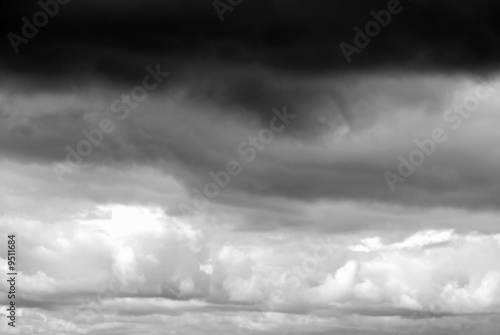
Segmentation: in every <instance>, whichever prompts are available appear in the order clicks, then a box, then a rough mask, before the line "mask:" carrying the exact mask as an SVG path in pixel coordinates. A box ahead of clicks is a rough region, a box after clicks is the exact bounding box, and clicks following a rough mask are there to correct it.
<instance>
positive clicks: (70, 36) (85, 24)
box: [1, 0, 500, 79]
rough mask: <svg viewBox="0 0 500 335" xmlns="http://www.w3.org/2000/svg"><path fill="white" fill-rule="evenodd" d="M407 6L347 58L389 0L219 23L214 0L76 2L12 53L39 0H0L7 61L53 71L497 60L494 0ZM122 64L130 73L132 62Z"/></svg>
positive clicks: (305, 6)
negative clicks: (143, 60)
mask: <svg viewBox="0 0 500 335" xmlns="http://www.w3.org/2000/svg"><path fill="white" fill-rule="evenodd" d="M401 5H402V6H403V10H402V12H401V13H400V14H397V15H394V16H393V17H392V21H391V23H390V24H389V26H387V27H386V28H383V29H382V31H381V33H380V34H379V35H378V36H376V37H374V38H373V40H372V42H371V43H370V44H369V45H368V46H367V47H366V48H364V49H363V50H362V51H361V53H360V54H359V55H356V54H355V55H353V62H352V63H351V64H350V65H347V63H346V60H345V59H344V56H343V55H342V52H341V50H340V48H339V43H340V42H342V41H345V42H347V43H350V44H352V43H353V38H354V34H355V32H354V30H353V28H354V27H355V26H359V27H361V28H364V25H365V24H366V23H367V22H368V21H370V20H372V19H373V18H372V16H371V14H370V11H371V10H375V11H378V10H382V9H385V8H387V1H385V0H377V1H347V0H342V1H312V2H311V1H305V0H292V1H283V0H280V1H278V0H276V1H263V0H254V1H244V2H243V3H242V4H241V5H239V6H237V7H236V8H235V9H234V10H233V11H232V12H226V13H225V20H224V22H221V21H220V20H219V18H218V16H217V13H216V11H215V9H214V7H213V5H212V2H211V1H201V0H198V1H190V2H183V1H180V0H178V1H174V0H172V1H141V2H138V1H125V2H119V1H108V2H105V3H103V2H98V1H71V2H69V3H68V4H66V5H61V6H60V8H59V13H58V14H57V15H56V16H55V17H54V18H51V19H50V20H49V22H48V24H47V25H46V26H44V27H42V28H40V31H39V32H38V34H37V36H35V37H34V38H32V39H30V41H29V43H28V44H22V45H20V52H19V54H17V55H16V54H14V52H13V50H12V47H11V45H10V43H9V40H8V39H7V37H6V35H7V34H8V33H9V32H14V33H17V34H20V32H21V28H22V24H23V23H22V22H21V18H22V17H23V16H26V17H28V18H29V19H31V17H32V15H33V14H34V13H35V12H36V11H38V10H39V9H40V8H39V5H38V4H37V3H36V1H15V2H14V1H4V2H2V10H1V12H2V20H1V21H2V23H1V26H2V34H3V35H4V38H3V46H4V47H3V50H2V51H1V52H2V59H3V60H2V66H3V68H4V69H8V70H9V71H17V72H25V73H32V72H35V73H40V74H44V75H47V76H48V75H50V76H54V75H55V74H54V72H55V73H56V74H60V73H64V72H72V73H75V72H76V73H78V72H79V70H78V68H79V67H80V66H81V69H82V72H80V74H81V73H85V71H88V67H89V66H90V67H91V68H93V69H95V71H97V72H99V73H102V74H105V75H111V76H115V77H116V79H124V78H127V76H129V75H128V74H126V73H124V71H122V70H120V62H122V61H121V60H116V59H109V58H108V59H107V58H106V56H104V55H103V54H102V53H101V51H102V50H103V49H108V50H112V51H119V52H120V54H122V55H124V54H129V55H134V56H135V57H142V56H144V55H147V56H148V57H161V56H169V57H181V58H189V59H191V60H193V61H194V60H209V59H214V58H216V59H218V60H225V61H233V62H237V63H244V64H252V63H255V62H257V63H260V64H263V65H266V66H269V67H274V68H281V69H285V70H287V71H306V72H323V71H330V70H331V71H339V70H353V69H357V68H361V69H367V68H372V67H377V66H396V67H411V68H412V69H419V68H420V69H464V70H478V69H481V68H485V67H488V66H491V65H496V64H498V59H500V57H499V56H500V52H499V51H500V45H499V40H500V24H499V23H498V20H496V17H495V15H494V13H497V12H498V10H499V9H500V4H499V3H498V2H495V1H493V0H491V1H488V0H480V1H474V2H466V1H462V2H458V1H449V0H441V1H418V0H415V1H412V2H409V1H405V0H402V1H401ZM126 68H127V70H125V72H132V73H133V72H134V69H133V68H131V67H130V66H127V67H126Z"/></svg>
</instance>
